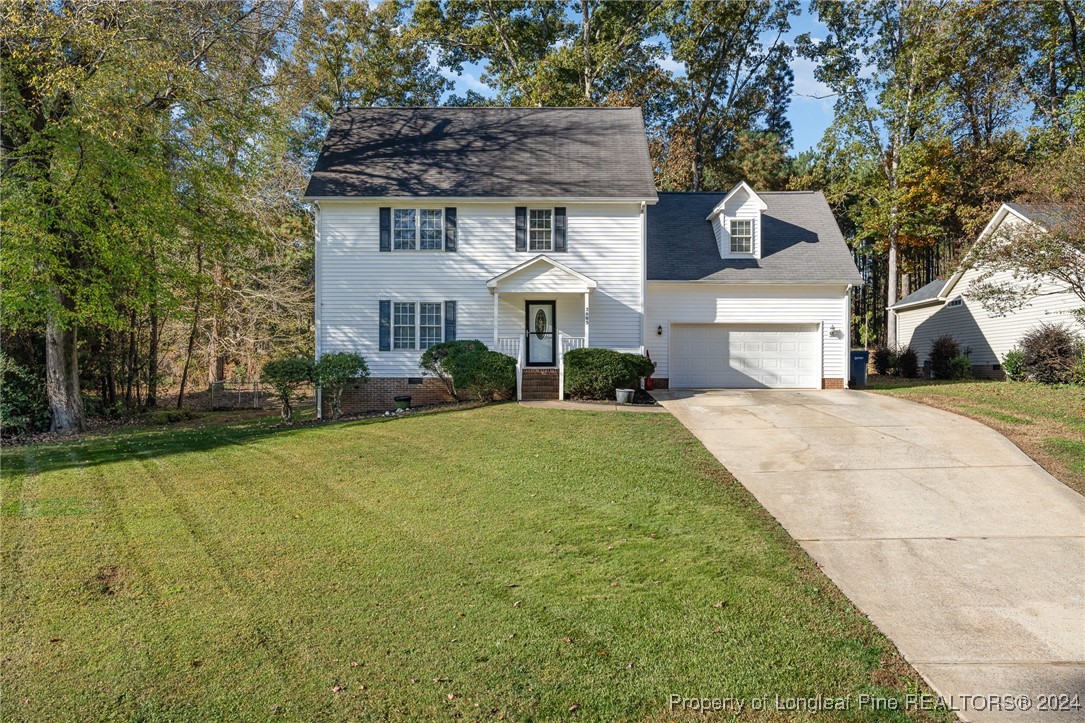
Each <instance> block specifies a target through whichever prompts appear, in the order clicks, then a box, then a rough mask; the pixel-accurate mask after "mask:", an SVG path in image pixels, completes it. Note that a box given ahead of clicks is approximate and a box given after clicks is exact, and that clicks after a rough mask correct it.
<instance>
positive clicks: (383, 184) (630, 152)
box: [305, 108, 656, 199]
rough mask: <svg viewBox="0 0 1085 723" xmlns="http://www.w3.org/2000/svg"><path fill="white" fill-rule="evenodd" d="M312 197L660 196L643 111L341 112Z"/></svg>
mask: <svg viewBox="0 0 1085 723" xmlns="http://www.w3.org/2000/svg"><path fill="white" fill-rule="evenodd" d="M305 195H306V196H307V197H329V196H346V197H366V196H431V197H436V198H440V197H446V198H447V197H461V198H462V197H467V198H475V197H494V198H511V197H524V198H600V199H605V198H635V199H654V198H655V197H656V189H655V181H654V179H653V177H652V164H651V161H650V160H649V158H648V142H647V140H646V137H645V135H644V121H643V119H642V118H641V113H640V109H639V108H355V109H347V110H342V111H339V112H338V113H336V114H335V117H334V118H333V119H332V124H331V129H330V130H329V131H328V138H327V140H326V141H325V142H324V147H323V148H322V149H321V151H320V157H319V159H318V160H317V163H316V168H314V169H313V175H312V177H311V178H310V179H309V187H308V188H307V189H306V191H305Z"/></svg>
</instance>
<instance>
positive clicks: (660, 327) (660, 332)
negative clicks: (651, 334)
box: [656, 324, 663, 336]
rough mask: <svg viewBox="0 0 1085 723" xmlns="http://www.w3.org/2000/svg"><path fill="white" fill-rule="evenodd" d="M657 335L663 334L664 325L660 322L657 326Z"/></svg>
mask: <svg viewBox="0 0 1085 723" xmlns="http://www.w3.org/2000/svg"><path fill="white" fill-rule="evenodd" d="M656 336H663V325H662V324H660V325H659V326H657V327H656Z"/></svg>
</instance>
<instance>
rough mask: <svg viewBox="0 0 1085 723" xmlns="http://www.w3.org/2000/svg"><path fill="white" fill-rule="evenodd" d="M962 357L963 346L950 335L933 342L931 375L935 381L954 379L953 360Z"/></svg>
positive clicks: (930, 356)
mask: <svg viewBox="0 0 1085 723" xmlns="http://www.w3.org/2000/svg"><path fill="white" fill-rule="evenodd" d="M960 355H961V345H960V344H958V343H957V340H956V339H954V338H953V337H952V336H950V335H949V334H943V335H942V336H940V337H938V338H937V339H935V340H934V341H932V342H931V352H930V354H929V355H928V357H929V358H930V360H931V374H932V375H933V376H934V378H935V379H952V378H953V360H954V359H956V358H957V357H959V356H960Z"/></svg>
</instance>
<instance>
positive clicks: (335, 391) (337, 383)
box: [313, 351, 369, 419]
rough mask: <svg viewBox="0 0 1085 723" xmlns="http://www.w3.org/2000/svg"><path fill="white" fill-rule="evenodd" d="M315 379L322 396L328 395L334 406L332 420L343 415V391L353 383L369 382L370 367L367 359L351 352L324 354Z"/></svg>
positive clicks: (317, 364)
mask: <svg viewBox="0 0 1085 723" xmlns="http://www.w3.org/2000/svg"><path fill="white" fill-rule="evenodd" d="M313 377H314V379H315V381H316V383H317V384H319V385H320V389H321V394H322V395H323V394H327V395H328V398H329V399H330V400H331V405H332V419H339V417H340V416H342V414H343V390H344V389H346V388H347V385H349V384H351V383H352V382H363V383H364V382H367V381H369V365H367V364H366V363H365V357H363V356H362V355H361V354H355V353H354V352H349V351H337V352H333V353H331V354H324V355H323V356H321V357H320V361H318V362H317V363H316V366H315V367H314V368H313Z"/></svg>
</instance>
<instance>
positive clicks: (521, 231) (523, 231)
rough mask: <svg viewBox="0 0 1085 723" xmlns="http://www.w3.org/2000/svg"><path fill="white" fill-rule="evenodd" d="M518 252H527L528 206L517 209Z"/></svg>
mask: <svg viewBox="0 0 1085 723" xmlns="http://www.w3.org/2000/svg"><path fill="white" fill-rule="evenodd" d="M516 250H517V251H527V206H517V207H516Z"/></svg>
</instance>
